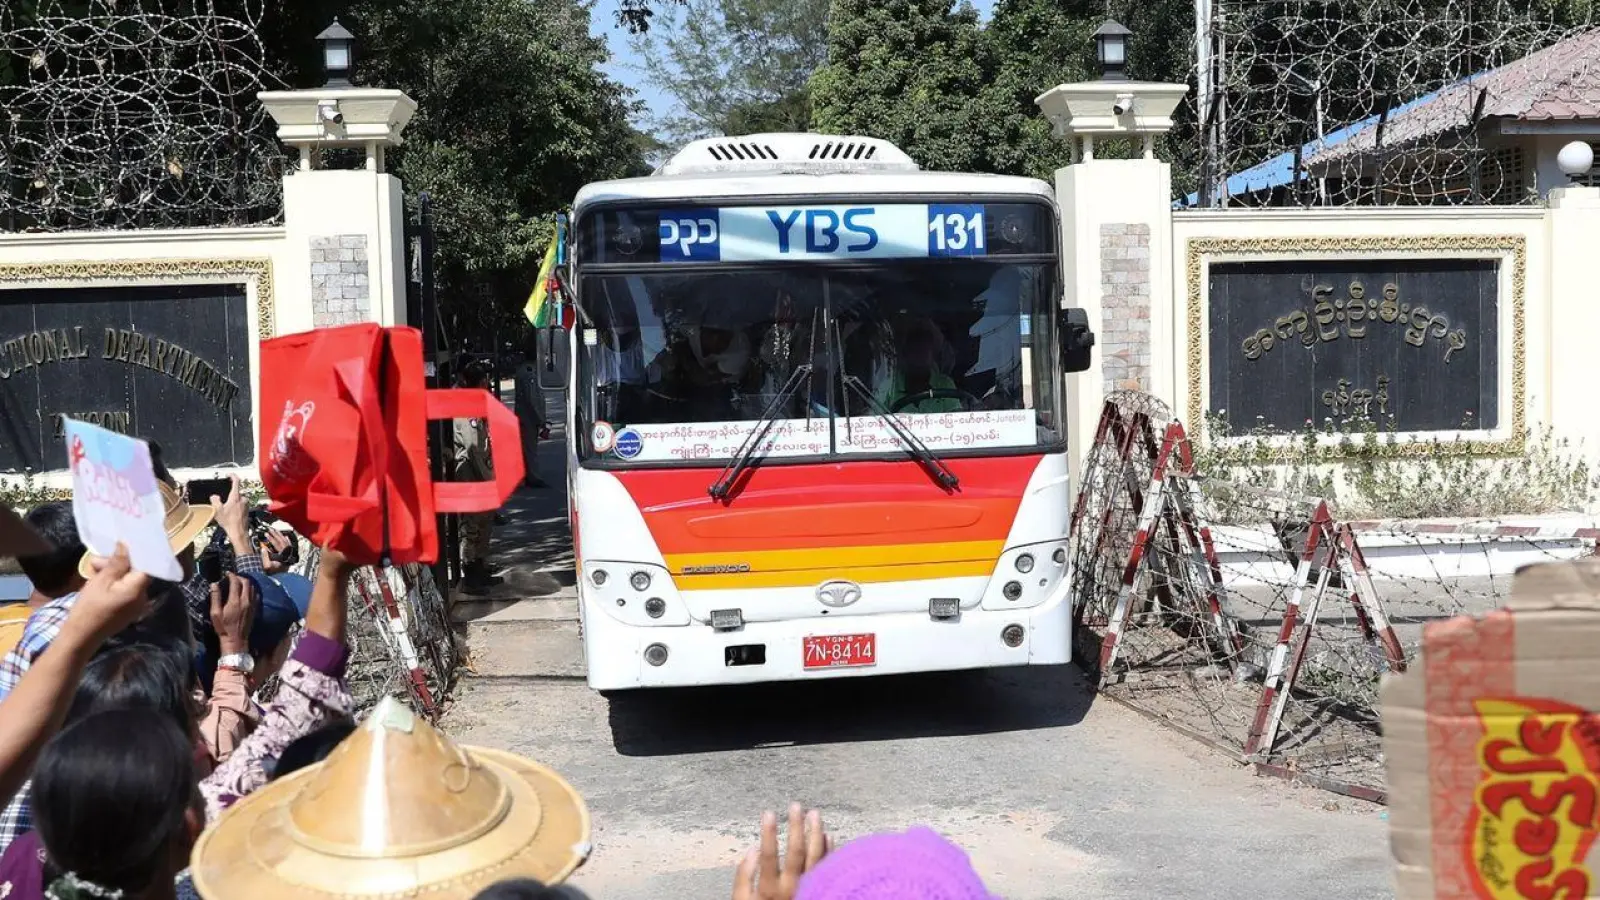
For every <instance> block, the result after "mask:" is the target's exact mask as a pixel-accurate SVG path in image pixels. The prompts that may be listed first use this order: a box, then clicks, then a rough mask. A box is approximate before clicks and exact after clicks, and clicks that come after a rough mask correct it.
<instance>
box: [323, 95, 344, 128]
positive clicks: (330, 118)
mask: <svg viewBox="0 0 1600 900" xmlns="http://www.w3.org/2000/svg"><path fill="white" fill-rule="evenodd" d="M317 117H318V118H320V119H321V120H322V121H324V122H327V123H328V124H330V125H343V124H344V113H342V112H340V111H339V103H338V101H332V102H324V103H319V104H317Z"/></svg>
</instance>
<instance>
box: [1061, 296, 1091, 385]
mask: <svg viewBox="0 0 1600 900" xmlns="http://www.w3.org/2000/svg"><path fill="white" fill-rule="evenodd" d="M1093 361H1094V332H1093V331H1092V330H1090V328H1089V313H1088V311H1087V310H1084V309H1081V308H1079V307H1076V306H1074V307H1069V308H1067V309H1063V310H1062V311H1061V369H1062V371H1064V372H1084V371H1088V369H1089V366H1090V364H1091V363H1092V362H1093Z"/></svg>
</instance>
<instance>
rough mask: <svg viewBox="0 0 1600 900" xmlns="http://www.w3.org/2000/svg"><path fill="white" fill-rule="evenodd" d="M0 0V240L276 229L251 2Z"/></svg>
mask: <svg viewBox="0 0 1600 900" xmlns="http://www.w3.org/2000/svg"><path fill="white" fill-rule="evenodd" d="M226 7H227V10H228V11H226V12H224V11H222V4H218V3H216V2H212V0H144V2H140V3H128V2H126V0H88V2H87V3H67V2H65V0H41V2H39V3H37V4H33V5H32V6H31V7H24V6H23V5H19V4H10V3H4V4H0V230H3V231H65V230H73V229H112V228H180V227H203V226H212V227H214V226H242V225H253V224H263V223H271V222H277V221H280V220H281V218H282V212H283V208H282V176H283V173H284V167H285V153H284V151H283V149H282V147H281V146H280V145H279V143H278V141H277V139H276V137H275V136H274V133H273V128H272V123H271V121H270V119H269V117H268V116H267V114H266V111H265V109H264V107H263V106H262V104H261V103H260V102H259V101H258V100H257V99H256V95H257V94H258V93H259V92H260V91H263V90H270V89H274V88H277V87H280V86H281V85H280V83H279V81H278V79H277V78H276V77H275V76H273V75H272V74H271V73H270V72H269V71H268V70H267V69H266V68H265V58H266V52H265V49H264V47H263V44H262V40H261V37H260V33H259V26H260V24H261V21H262V17H263V15H264V14H265V12H266V4H265V0H237V2H234V3H229V4H226Z"/></svg>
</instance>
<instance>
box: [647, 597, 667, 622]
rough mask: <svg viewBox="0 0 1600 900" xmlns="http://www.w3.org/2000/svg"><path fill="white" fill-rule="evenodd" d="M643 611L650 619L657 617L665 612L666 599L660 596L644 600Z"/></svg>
mask: <svg viewBox="0 0 1600 900" xmlns="http://www.w3.org/2000/svg"><path fill="white" fill-rule="evenodd" d="M644 612H645V615H647V616H649V617H650V618H652V619H659V618H661V617H662V616H663V615H665V614H666V612H667V601H665V600H663V599H661V598H660V597H651V598H650V599H649V600H646V601H645V602H644Z"/></svg>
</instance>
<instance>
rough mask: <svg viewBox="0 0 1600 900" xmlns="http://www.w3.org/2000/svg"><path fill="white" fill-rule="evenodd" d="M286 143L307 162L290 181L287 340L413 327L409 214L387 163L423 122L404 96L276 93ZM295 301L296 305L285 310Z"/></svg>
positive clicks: (282, 312) (282, 316)
mask: <svg viewBox="0 0 1600 900" xmlns="http://www.w3.org/2000/svg"><path fill="white" fill-rule="evenodd" d="M260 99H261V102H262V104H263V105H264V106H266V108H267V112H268V114H270V115H271V116H272V118H273V120H274V121H275V122H277V123H278V139H279V140H281V141H283V143H284V144H285V145H287V146H288V147H289V148H291V149H293V150H295V151H296V152H297V154H298V157H299V161H298V165H297V166H296V167H295V169H294V170H293V171H291V172H289V173H287V174H286V175H285V176H284V179H283V207H284V229H285V231H286V232H287V235H286V237H287V239H288V243H289V246H290V248H291V252H290V254H289V257H290V259H289V264H288V265H286V266H285V267H284V268H285V270H286V271H284V273H283V274H282V276H281V277H282V278H283V279H284V280H285V282H286V284H287V287H288V289H287V290H282V291H281V293H280V298H281V299H280V301H279V305H278V310H279V323H280V324H279V331H280V333H289V332H295V331H306V330H309V329H312V328H321V327H324V326H329V325H348V324H352V323H355V322H377V323H379V324H381V325H405V324H407V322H406V282H405V278H406V266H405V210H404V203H403V200H402V195H401V191H400V180H399V179H398V178H395V177H394V176H393V175H390V174H388V172H386V171H385V165H384V156H385V153H386V152H387V150H388V149H389V148H390V147H395V146H398V145H399V144H400V134H401V132H402V131H404V130H405V127H406V124H407V123H408V122H410V121H411V116H412V114H413V113H414V112H416V108H417V104H416V101H414V100H412V99H411V98H410V97H408V96H406V95H405V94H404V93H403V92H401V91H396V90H386V89H377V88H339V87H323V88H315V89H312V90H305V91H266V92H263V93H262V94H260ZM285 301H287V302H285Z"/></svg>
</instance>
